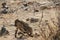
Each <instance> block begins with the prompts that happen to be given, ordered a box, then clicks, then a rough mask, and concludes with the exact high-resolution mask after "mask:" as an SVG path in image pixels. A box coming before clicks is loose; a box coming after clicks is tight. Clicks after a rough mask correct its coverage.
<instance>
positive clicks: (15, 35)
mask: <svg viewBox="0 0 60 40" xmlns="http://www.w3.org/2000/svg"><path fill="white" fill-rule="evenodd" d="M17 31H18V28H16V30H15V38H17V36H16V34H17Z"/></svg>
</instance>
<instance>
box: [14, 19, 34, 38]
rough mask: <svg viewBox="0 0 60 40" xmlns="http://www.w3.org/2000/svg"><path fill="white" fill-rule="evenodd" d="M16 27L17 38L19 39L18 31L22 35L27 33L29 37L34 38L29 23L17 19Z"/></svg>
mask: <svg viewBox="0 0 60 40" xmlns="http://www.w3.org/2000/svg"><path fill="white" fill-rule="evenodd" d="M15 27H16V31H15V37H17V36H16V34H17V31H18V29H19V30H20V31H21V33H22V34H24V33H26V34H27V35H28V36H31V37H33V36H32V32H33V31H32V28H31V27H29V25H28V24H27V23H25V22H23V21H20V20H18V19H16V20H15Z"/></svg>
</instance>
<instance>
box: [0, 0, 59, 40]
mask: <svg viewBox="0 0 60 40" xmlns="http://www.w3.org/2000/svg"><path fill="white" fill-rule="evenodd" d="M4 2H6V7H8V8H6V9H5V10H7V13H4V12H2V11H3V9H4V8H2V3H4ZM59 10H60V1H59V0H0V30H1V28H2V27H3V25H4V26H5V28H6V30H8V31H9V35H3V36H1V37H0V40H60V38H59V37H60V11H59ZM31 18H32V19H38V20H36V22H35V21H34V20H32V21H31V20H30V19H31ZM16 19H19V20H22V21H24V22H26V23H28V24H29V26H30V27H31V28H32V29H33V35H34V37H27V36H26V37H23V38H21V39H18V38H15V37H14V35H15V30H16V27H15V26H13V25H14V22H15V20H16ZM38 35H39V36H38Z"/></svg>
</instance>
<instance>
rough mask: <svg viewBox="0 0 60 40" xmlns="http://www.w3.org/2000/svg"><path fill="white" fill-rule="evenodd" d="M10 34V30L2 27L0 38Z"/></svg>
mask: <svg viewBox="0 0 60 40" xmlns="http://www.w3.org/2000/svg"><path fill="white" fill-rule="evenodd" d="M7 34H9V32H8V30H6V28H5V27H2V28H1V30H0V36H4V35H7Z"/></svg>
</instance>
